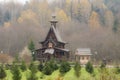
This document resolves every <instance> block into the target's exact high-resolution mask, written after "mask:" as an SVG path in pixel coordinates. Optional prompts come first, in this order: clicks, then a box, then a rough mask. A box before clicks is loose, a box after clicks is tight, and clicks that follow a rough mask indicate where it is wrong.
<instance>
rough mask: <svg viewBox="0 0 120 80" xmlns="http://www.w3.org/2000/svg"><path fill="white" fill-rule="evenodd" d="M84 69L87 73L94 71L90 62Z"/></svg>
mask: <svg viewBox="0 0 120 80" xmlns="http://www.w3.org/2000/svg"><path fill="white" fill-rule="evenodd" d="M85 69H86V71H87V72H88V73H90V74H92V73H93V72H94V69H93V66H92V64H91V63H90V62H88V63H87V64H86V66H85Z"/></svg>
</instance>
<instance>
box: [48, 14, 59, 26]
mask: <svg viewBox="0 0 120 80" xmlns="http://www.w3.org/2000/svg"><path fill="white" fill-rule="evenodd" d="M50 22H51V25H53V26H54V27H55V28H56V23H57V22H58V21H57V20H56V15H55V14H52V20H51V21H50Z"/></svg>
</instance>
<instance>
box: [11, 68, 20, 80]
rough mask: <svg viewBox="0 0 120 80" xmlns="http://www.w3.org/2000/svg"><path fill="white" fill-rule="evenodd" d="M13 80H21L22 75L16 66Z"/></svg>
mask: <svg viewBox="0 0 120 80" xmlns="http://www.w3.org/2000/svg"><path fill="white" fill-rule="evenodd" d="M12 74H13V80H21V73H20V70H19V67H18V66H15V67H14V68H13V71H12Z"/></svg>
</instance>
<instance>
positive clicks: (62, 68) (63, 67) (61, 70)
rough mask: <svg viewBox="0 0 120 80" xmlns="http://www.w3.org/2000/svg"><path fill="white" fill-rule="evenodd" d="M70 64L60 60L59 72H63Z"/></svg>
mask: <svg viewBox="0 0 120 80" xmlns="http://www.w3.org/2000/svg"><path fill="white" fill-rule="evenodd" d="M70 68H71V67H70V64H69V63H68V62H62V63H61V65H60V70H59V71H60V73H61V74H64V73H66V72H68V71H69V70H70Z"/></svg>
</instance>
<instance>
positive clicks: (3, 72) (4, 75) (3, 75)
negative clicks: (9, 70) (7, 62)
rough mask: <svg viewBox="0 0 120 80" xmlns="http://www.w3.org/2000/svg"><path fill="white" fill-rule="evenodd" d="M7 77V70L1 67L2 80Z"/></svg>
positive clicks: (0, 77)
mask: <svg viewBox="0 0 120 80" xmlns="http://www.w3.org/2000/svg"><path fill="white" fill-rule="evenodd" d="M5 77H6V73H5V70H4V68H3V66H0V79H1V80H2V79H4V78H5Z"/></svg>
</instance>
